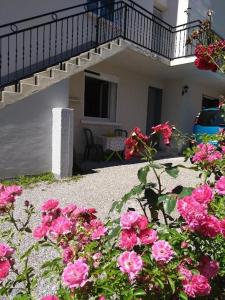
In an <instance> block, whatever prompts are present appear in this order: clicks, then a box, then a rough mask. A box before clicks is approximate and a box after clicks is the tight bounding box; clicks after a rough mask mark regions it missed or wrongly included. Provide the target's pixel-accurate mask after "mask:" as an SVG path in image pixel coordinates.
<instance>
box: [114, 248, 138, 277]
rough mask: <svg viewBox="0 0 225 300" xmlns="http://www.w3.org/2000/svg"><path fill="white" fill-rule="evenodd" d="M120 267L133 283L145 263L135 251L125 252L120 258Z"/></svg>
mask: <svg viewBox="0 0 225 300" xmlns="http://www.w3.org/2000/svg"><path fill="white" fill-rule="evenodd" d="M117 262H118V265H119V268H120V270H121V272H123V273H127V274H128V276H129V279H130V280H131V281H133V280H134V278H135V277H136V275H137V274H138V273H139V272H140V271H141V269H142V266H143V261H142V258H141V256H140V255H138V254H137V253H136V252H135V251H131V252H129V251H125V252H123V253H122V254H121V255H120V256H119V257H118V260H117Z"/></svg>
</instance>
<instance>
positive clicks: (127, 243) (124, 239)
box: [119, 229, 137, 250]
mask: <svg viewBox="0 0 225 300" xmlns="http://www.w3.org/2000/svg"><path fill="white" fill-rule="evenodd" d="M136 245H137V234H136V232H135V231H134V230H133V229H126V230H123V231H122V232H121V234H120V240H119V247H120V248H121V249H124V250H131V249H133V247H134V246H136Z"/></svg>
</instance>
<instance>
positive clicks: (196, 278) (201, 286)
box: [191, 275, 211, 296]
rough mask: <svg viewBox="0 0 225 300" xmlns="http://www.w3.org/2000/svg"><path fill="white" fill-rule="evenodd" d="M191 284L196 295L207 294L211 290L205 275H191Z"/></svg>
mask: <svg viewBox="0 0 225 300" xmlns="http://www.w3.org/2000/svg"><path fill="white" fill-rule="evenodd" d="M191 285H192V286H193V287H194V291H195V295H196V296H207V295H209V294H210V292H211V286H210V285H209V282H208V279H207V278H206V277H205V276H202V275H193V276H192V279H191Z"/></svg>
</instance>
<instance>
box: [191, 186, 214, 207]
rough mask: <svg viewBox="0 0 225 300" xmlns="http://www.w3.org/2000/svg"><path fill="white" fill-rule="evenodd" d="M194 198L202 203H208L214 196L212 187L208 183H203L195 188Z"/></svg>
mask: <svg viewBox="0 0 225 300" xmlns="http://www.w3.org/2000/svg"><path fill="white" fill-rule="evenodd" d="M191 196H192V198H194V200H196V201H197V202H199V203H201V204H208V203H209V202H210V201H211V200H212V197H213V193H212V189H211V188H210V187H209V186H208V185H207V184H204V185H201V186H199V187H197V188H196V189H194V190H193V192H192V195H191Z"/></svg>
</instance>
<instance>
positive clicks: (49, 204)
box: [41, 199, 59, 211]
mask: <svg viewBox="0 0 225 300" xmlns="http://www.w3.org/2000/svg"><path fill="white" fill-rule="evenodd" d="M58 205H59V201H58V200H56V199H49V200H47V201H45V202H44V203H43V204H42V207H41V210H42V211H49V210H52V209H55V208H56V207H57V206H58Z"/></svg>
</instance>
